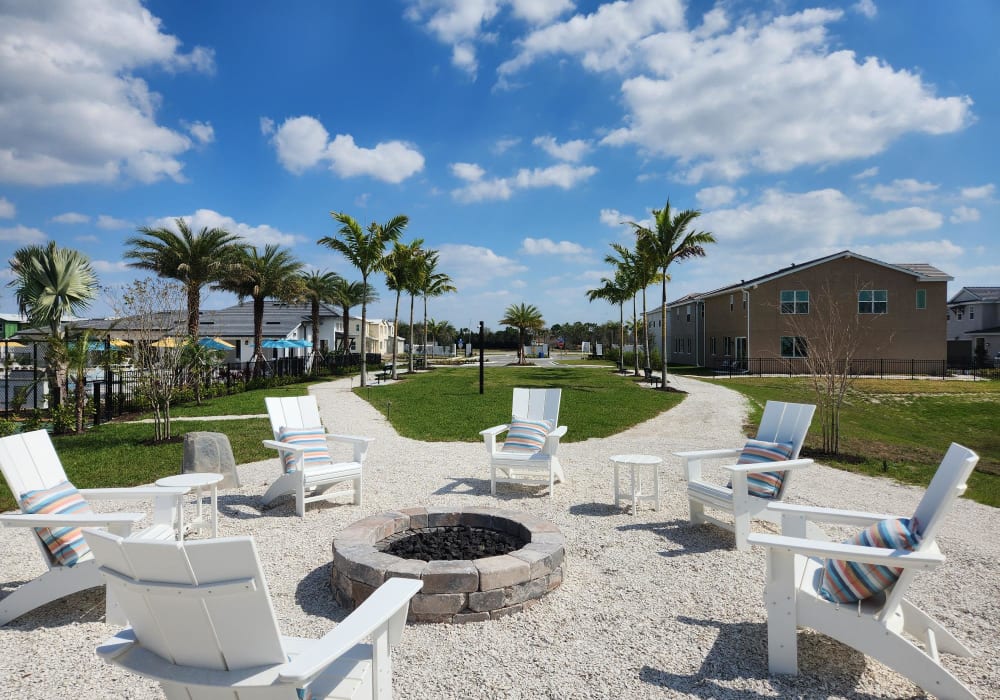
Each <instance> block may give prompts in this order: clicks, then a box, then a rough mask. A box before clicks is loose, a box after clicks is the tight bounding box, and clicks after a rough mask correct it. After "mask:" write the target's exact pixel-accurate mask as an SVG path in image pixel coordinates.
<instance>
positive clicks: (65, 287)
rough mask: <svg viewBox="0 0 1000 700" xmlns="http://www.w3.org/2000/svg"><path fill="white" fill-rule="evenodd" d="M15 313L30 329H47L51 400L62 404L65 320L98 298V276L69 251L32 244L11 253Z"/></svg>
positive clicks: (83, 258)
mask: <svg viewBox="0 0 1000 700" xmlns="http://www.w3.org/2000/svg"><path fill="white" fill-rule="evenodd" d="M10 269H11V272H12V273H13V274H14V279H13V280H11V281H10V282H9V283H8V286H9V287H13V288H14V296H15V298H16V299H17V306H18V310H19V311H20V312H21V313H23V314H24V315H25V316H26V317H27V320H28V323H29V324H30V325H32V326H41V327H48V329H49V336H50V338H51V340H52V341H53V342H50V343H49V350H48V355H49V357H48V360H49V362H47V363H46V364H47V365H48V368H49V369H48V370H47V371H48V372H50V376H51V378H52V380H53V383H52V386H53V393H54V396H53V399H54V402H55V403H56V404H59V403H61V401H62V399H63V397H64V396H65V395H66V358H65V353H59V352H56V349H57V348H58V347H59V345H60V344H61V342H62V340H63V338H64V333H63V327H62V321H63V318H64V317H68V316H75V315H77V314H78V313H79V312H82V311H83V310H85V309H86V308H87V307H88V306H90V302H91V301H93V300H94V298H95V297H96V296H97V275H96V274H95V273H94V268H93V267H92V266H91V264H90V260H89V259H88V258H87V256H85V255H84V254H83V253H81V252H79V251H77V250H73V249H71V248H59V247H57V246H56V244H55V243H54V242H50V243H49V244H48V245H45V246H40V245H31V246H25V247H24V248H19V249H18V250H16V251H14V255H13V257H12V258H11V259H10Z"/></svg>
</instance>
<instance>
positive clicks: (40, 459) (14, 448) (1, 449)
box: [0, 430, 66, 498]
mask: <svg viewBox="0 0 1000 700" xmlns="http://www.w3.org/2000/svg"><path fill="white" fill-rule="evenodd" d="M0 470H2V471H3V475H4V478H5V479H6V480H7V485H8V486H9V487H10V490H11V493H12V494H13V495H14V498H20V497H21V494H23V493H26V492H28V491H34V490H35V489H47V488H49V487H51V486H55V485H56V484H58V483H60V482H62V481H66V472H65V471H64V470H63V466H62V462H60V461H59V455H58V454H56V448H55V447H54V446H53V445H52V439H51V438H49V434H48V432H47V431H45V430H33V431H31V432H28V433H17V434H15V435H8V436H7V437H4V438H0Z"/></svg>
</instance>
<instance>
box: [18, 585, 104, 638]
mask: <svg viewBox="0 0 1000 700" xmlns="http://www.w3.org/2000/svg"><path fill="white" fill-rule="evenodd" d="M4 587H5V588H6V584H5V586H4ZM12 588H16V586H12ZM11 592H12V591H6V594H9V593H11ZM4 597H6V595H5V596H4ZM0 600H2V598H0ZM105 612H106V603H105V596H104V586H103V585H101V586H94V587H93V588H88V589H86V590H84V591H77V592H76V593H71V594H70V595H68V596H65V597H63V598H59V599H57V600H53V601H52V602H50V603H46V604H45V605H42V606H40V607H37V608H35V609H34V610H29V611H28V612H26V613H24V614H23V615H21V616H20V617H18V618H15V619H13V620H11V621H10V622H8V623H7V624H6V625H4V629H5V630H10V631H17V632H31V631H32V630H37V629H50V628H52V627H67V626H70V625H77V624H81V623H88V622H103V621H104V614H105Z"/></svg>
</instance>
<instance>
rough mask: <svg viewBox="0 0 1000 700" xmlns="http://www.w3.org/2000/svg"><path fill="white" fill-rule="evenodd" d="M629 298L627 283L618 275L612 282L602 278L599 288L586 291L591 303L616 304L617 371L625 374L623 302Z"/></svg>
mask: <svg viewBox="0 0 1000 700" xmlns="http://www.w3.org/2000/svg"><path fill="white" fill-rule="evenodd" d="M631 296H632V294H631V293H630V292H629V288H628V283H627V281H626V280H625V279H623V278H622V276H621V275H620V274H616V275H615V279H613V280H609V279H608V278H607V277H602V278H601V286H600V287H598V288H597V289H591V290H588V291H587V300H588V301H590V302H591V303H593V301H594V300H595V299H603V300H604V301H606V302H608V303H610V304H618V316H619V320H618V329H619V333H620V338H621V341H620V345H619V346H618V371H619V372H622V373H624V372H625V302H626V301H628V300H629V298H630V297H631Z"/></svg>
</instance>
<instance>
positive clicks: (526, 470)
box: [479, 388, 566, 498]
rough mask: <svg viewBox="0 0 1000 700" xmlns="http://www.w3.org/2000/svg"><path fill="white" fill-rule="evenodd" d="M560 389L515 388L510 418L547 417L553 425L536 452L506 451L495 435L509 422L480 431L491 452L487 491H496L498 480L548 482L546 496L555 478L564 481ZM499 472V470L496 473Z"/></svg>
mask: <svg viewBox="0 0 1000 700" xmlns="http://www.w3.org/2000/svg"><path fill="white" fill-rule="evenodd" d="M561 400H562V389H522V388H517V389H514V398H513V408H512V411H511V416H512V417H513V418H525V419H528V420H548V421H551V423H552V425H553V426H558V427H555V428H553V430H552V431H551V432H549V434H548V435H547V436H546V438H545V444H544V446H543V447H542V449H541V450H540V451H539V452H536V453H533V454H531V453H524V452H509V451H505V450H504V449H503V444H502V443H501V444H497V437H498V436H499V435H500V434H501V433H504V432H506V431H507V430H508V429H509V428H510V424H509V423H505V424H503V425H495V426H493V427H492V428H487V429H486V430H483V431H480V433H479V434H480V435H482V436H483V441H484V442H485V443H486V451H487V453H489V456H490V493H491V494H494V495H496V492H497V483H505V484H527V485H534V486H537V485H540V484H544V483H548V485H549V498H552V487H553V484H555V482H557V481H560V482H561V481H565V476H564V475H563V470H562V465H561V464H560V463H559V457H558V456H557V452H558V451H559V439H560V438H561V437H562V436H563V435H565V434H566V426H565V425H559V402H560V401H561ZM498 473H499V474H498Z"/></svg>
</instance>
